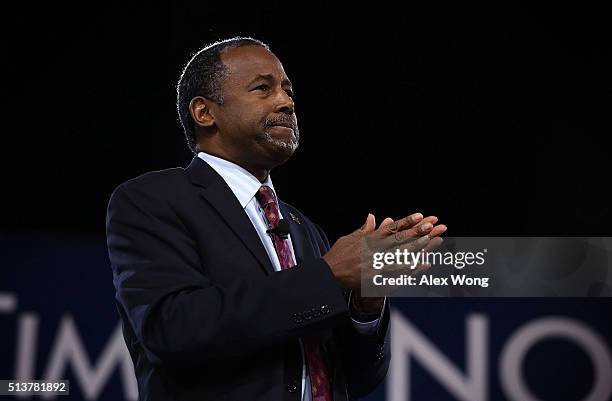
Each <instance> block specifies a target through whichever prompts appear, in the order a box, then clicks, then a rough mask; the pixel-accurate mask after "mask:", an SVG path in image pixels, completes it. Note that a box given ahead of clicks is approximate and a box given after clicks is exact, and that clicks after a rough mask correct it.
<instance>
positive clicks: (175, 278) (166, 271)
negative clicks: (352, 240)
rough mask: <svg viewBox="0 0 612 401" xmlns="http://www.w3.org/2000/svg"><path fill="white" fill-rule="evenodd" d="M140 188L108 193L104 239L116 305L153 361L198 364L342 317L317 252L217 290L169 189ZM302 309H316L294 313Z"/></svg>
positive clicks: (341, 304) (339, 298)
mask: <svg viewBox="0 0 612 401" xmlns="http://www.w3.org/2000/svg"><path fill="white" fill-rule="evenodd" d="M128 184H129V182H128ZM136 184H138V183H135V184H133V185H127V184H123V185H121V186H119V187H118V188H117V189H116V190H115V191H114V193H113V195H112V196H111V200H110V202H109V207H108V214H107V242H108V250H109V257H110V261H111V266H112V269H113V279H114V285H115V288H116V300H117V303H118V305H119V307H120V308H122V309H123V311H124V313H125V315H126V316H127V318H128V320H129V324H130V326H131V328H132V329H133V331H134V333H135V336H136V337H137V340H138V342H139V343H140V346H141V347H142V348H143V349H144V351H145V354H146V356H147V358H148V359H149V360H151V361H152V362H153V363H171V364H172V363H178V364H180V365H181V366H185V364H191V363H193V364H197V363H204V362H208V361H210V360H214V359H216V358H223V357H225V356H228V355H240V354H243V353H244V352H248V351H249V350H253V349H255V348H257V347H265V346H267V345H272V344H278V343H279V342H280V341H283V340H286V339H289V338H296V337H298V336H303V335H305V334H308V333H311V332H313V331H317V330H321V329H323V328H330V327H335V326H336V325H337V324H338V323H339V322H342V321H345V320H348V309H347V305H346V302H345V299H344V297H343V293H342V290H341V289H340V288H339V286H338V285H337V284H336V281H335V279H334V278H333V275H332V273H331V271H330V269H329V266H328V265H327V264H326V263H325V262H324V261H323V260H322V259H320V258H319V259H316V260H310V261H307V262H304V263H303V264H302V266H301V268H293V269H288V270H284V271H281V272H277V273H275V274H270V275H264V274H262V275H261V277H254V278H241V277H236V279H235V280H234V281H232V282H231V283H230V284H225V285H223V286H222V285H218V284H216V283H214V282H211V281H210V280H209V279H208V278H207V277H206V276H205V274H204V273H203V269H202V267H201V266H200V265H201V258H200V257H199V255H198V248H197V246H196V244H195V242H194V239H193V237H192V236H190V234H189V232H188V231H187V229H186V227H185V226H184V225H183V224H182V223H181V221H180V219H178V218H177V216H176V215H175V212H174V211H173V209H172V207H170V205H169V203H168V201H167V200H166V199H164V196H163V195H161V194H162V193H164V192H166V191H165V190H163V189H162V190H160V191H159V192H155V191H151V190H150V188H147V189H146V190H145V189H143V188H142V187H141V186H139V185H136ZM211 235H214V233H211ZM245 263H256V262H255V261H254V260H253V261H245ZM298 267H300V265H298ZM305 310H311V311H316V313H314V314H313V318H312V319H310V320H302V319H296V318H295V315H294V314H295V313H296V312H302V311H305Z"/></svg>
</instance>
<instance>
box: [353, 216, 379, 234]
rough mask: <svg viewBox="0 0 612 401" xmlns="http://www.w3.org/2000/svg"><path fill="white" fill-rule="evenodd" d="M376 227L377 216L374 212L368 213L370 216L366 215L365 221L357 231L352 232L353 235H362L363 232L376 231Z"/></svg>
mask: <svg viewBox="0 0 612 401" xmlns="http://www.w3.org/2000/svg"><path fill="white" fill-rule="evenodd" d="M375 227H376V217H374V215H373V214H372V213H368V217H366V221H365V223H363V225H362V226H361V227H359V228H358V229H356V230H355V231H353V232H352V233H351V235H357V236H361V235H363V234H367V233H369V232H371V231H374V228H375Z"/></svg>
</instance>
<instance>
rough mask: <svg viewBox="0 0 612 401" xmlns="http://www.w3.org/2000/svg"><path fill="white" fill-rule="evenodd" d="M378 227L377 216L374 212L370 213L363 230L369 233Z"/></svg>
mask: <svg viewBox="0 0 612 401" xmlns="http://www.w3.org/2000/svg"><path fill="white" fill-rule="evenodd" d="M375 229H376V217H375V216H374V215H373V214H372V213H368V217H367V218H366V222H365V224H364V225H363V232H365V233H369V232H372V231H374V230H375Z"/></svg>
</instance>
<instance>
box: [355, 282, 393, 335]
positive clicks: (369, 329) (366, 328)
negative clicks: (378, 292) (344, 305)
mask: <svg viewBox="0 0 612 401" xmlns="http://www.w3.org/2000/svg"><path fill="white" fill-rule="evenodd" d="M352 296H353V291H351V293H350V294H349V301H348V305H349V310H351V308H350V306H351V297H352ZM386 305H387V297H385V299H384V300H383V305H382V308H381V310H380V316H378V318H377V319H374V320H372V321H370V322H359V321H357V320H355V319H354V318H353V316H351V320H352V322H353V327H354V328H355V330H357V332H358V333H359V334H362V335H364V336H367V335H373V334H375V333H376V331H377V330H378V325H379V323H380V320H381V319H382V314H383V313H385V306H386Z"/></svg>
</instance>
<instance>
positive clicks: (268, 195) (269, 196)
mask: <svg viewBox="0 0 612 401" xmlns="http://www.w3.org/2000/svg"><path fill="white" fill-rule="evenodd" d="M255 198H256V199H257V201H258V202H259V204H260V205H261V207H263V208H264V209H265V208H266V206H268V205H269V204H271V203H273V204H276V198H275V197H274V191H273V190H272V188H270V187H269V186H267V185H262V186H261V187H260V188H259V190H258V191H257V193H256V194H255Z"/></svg>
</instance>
